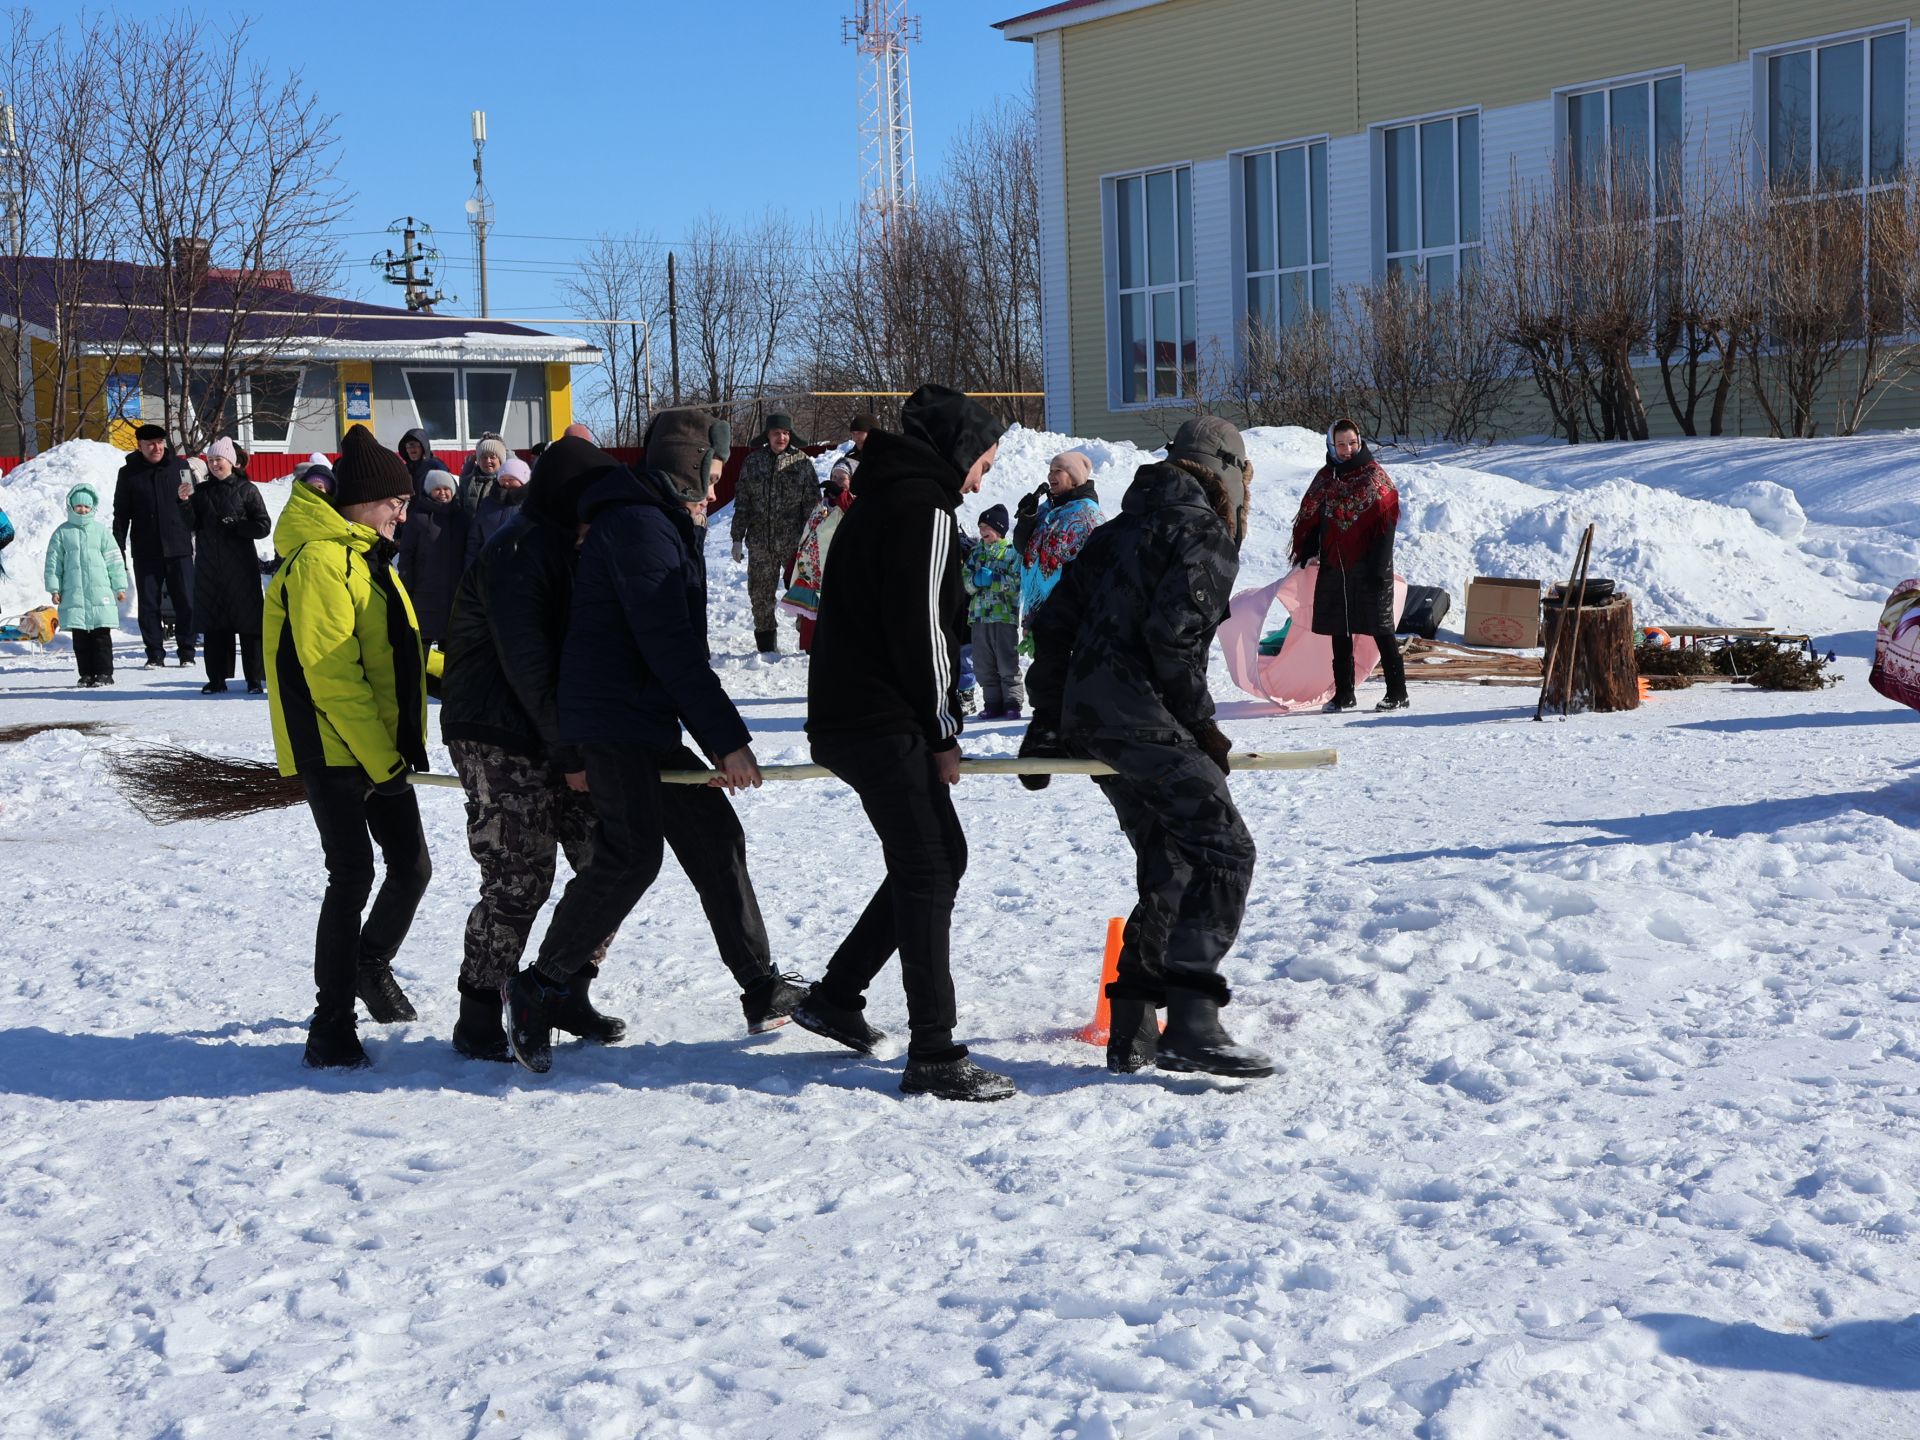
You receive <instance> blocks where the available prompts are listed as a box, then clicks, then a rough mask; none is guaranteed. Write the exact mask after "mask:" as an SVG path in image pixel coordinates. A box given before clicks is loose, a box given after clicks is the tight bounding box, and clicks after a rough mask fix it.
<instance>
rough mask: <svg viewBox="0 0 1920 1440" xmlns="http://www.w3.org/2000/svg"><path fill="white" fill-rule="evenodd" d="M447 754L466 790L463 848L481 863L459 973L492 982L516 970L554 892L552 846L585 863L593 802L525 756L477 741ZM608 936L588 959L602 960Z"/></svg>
mask: <svg viewBox="0 0 1920 1440" xmlns="http://www.w3.org/2000/svg"><path fill="white" fill-rule="evenodd" d="M447 753H448V754H450V755H451V756H452V757H453V767H454V769H455V770H457V771H459V773H460V783H461V784H462V785H463V786H465V787H466V792H467V848H468V849H469V850H471V851H472V852H473V858H474V860H475V861H477V862H478V864H479V866H480V903H479V904H477V905H475V906H474V907H473V909H472V910H471V911H470V912H469V913H468V915H467V936H466V955H465V958H464V959H463V961H462V962H461V966H460V979H461V980H462V981H463V982H465V983H466V984H468V985H473V986H483V987H485V988H488V989H494V988H497V987H498V986H499V984H500V982H501V981H503V980H505V979H506V978H507V977H508V976H509V975H511V974H513V972H514V971H515V970H518V969H519V968H520V957H521V955H522V954H523V953H524V952H525V950H526V948H527V936H528V934H529V932H531V931H532V929H533V921H534V917H535V916H537V915H538V914H539V913H540V907H541V906H542V905H544V904H545V903H546V901H547V896H548V895H549V894H551V893H552V891H553V876H554V865H555V852H556V851H557V850H565V851H566V852H567V864H569V865H571V866H572V867H573V869H574V871H575V872H576V873H577V872H579V871H580V870H582V869H584V868H585V866H586V863H587V857H588V855H589V854H590V853H591V851H592V845H593V823H594V822H593V802H592V801H591V800H589V799H588V797H587V796H585V795H582V794H580V793H579V792H578V791H576V790H571V789H569V788H568V787H567V782H566V779H565V777H563V776H562V775H561V774H560V773H559V772H558V771H556V770H555V769H553V768H552V767H551V766H549V765H548V764H546V763H545V762H544V761H540V760H536V759H534V758H533V757H532V756H530V755H522V754H520V753H519V752H517V751H513V750H508V749H505V748H504V747H502V746H499V745H488V744H485V743H483V742H481V741H477V740H450V741H448V742H447ZM612 940H613V937H612V936H611V935H609V936H607V937H606V939H604V940H602V941H601V942H600V946H599V948H598V949H597V950H595V951H594V952H593V958H592V961H591V963H592V964H595V965H598V964H599V963H600V962H601V961H602V960H603V959H605V958H606V954H607V946H608V945H609V944H611V943H612Z"/></svg>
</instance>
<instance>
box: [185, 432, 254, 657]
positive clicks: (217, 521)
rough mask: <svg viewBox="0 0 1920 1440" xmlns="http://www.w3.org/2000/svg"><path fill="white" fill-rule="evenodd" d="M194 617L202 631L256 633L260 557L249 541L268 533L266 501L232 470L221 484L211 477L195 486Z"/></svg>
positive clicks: (244, 477)
mask: <svg viewBox="0 0 1920 1440" xmlns="http://www.w3.org/2000/svg"><path fill="white" fill-rule="evenodd" d="M189 503H190V504H191V505H192V506H193V530H194V536H195V542H196V543H195V547H194V548H195V555H194V565H193V618H194V623H195V624H197V625H198V626H199V627H200V629H201V630H202V631H216V630H230V631H232V632H233V633H234V634H236V635H258V634H259V633H260V610H261V602H262V593H261V588H260V552H259V551H258V550H256V549H255V548H254V544H253V542H254V541H256V540H264V539H266V538H267V536H268V534H269V533H271V531H272V530H273V521H272V520H270V519H268V518H267V506H266V502H265V501H263V500H262V499H261V498H260V491H259V489H258V488H257V487H256V486H255V485H254V483H253V481H251V480H249V479H248V478H247V472H246V471H244V470H235V471H234V472H233V473H232V474H230V475H229V476H227V478H226V479H224V480H215V479H214V478H213V477H212V476H209V477H207V478H206V479H205V480H202V481H201V482H200V483H199V484H198V485H197V486H195V487H194V491H193V499H192V500H191V501H190V502H189Z"/></svg>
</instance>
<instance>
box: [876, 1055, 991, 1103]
mask: <svg viewBox="0 0 1920 1440" xmlns="http://www.w3.org/2000/svg"><path fill="white" fill-rule="evenodd" d="M900 1093H901V1094H902V1095H932V1096H934V1097H935V1098H936V1099H940V1100H975V1101H987V1100H1010V1099H1012V1098H1013V1094H1014V1087H1013V1081H1011V1080H1009V1079H1008V1078H1007V1077H1006V1076H1005V1075H1002V1074H999V1073H998V1072H997V1071H993V1070H983V1069H981V1068H980V1067H979V1066H978V1065H976V1064H974V1063H973V1061H971V1060H969V1059H967V1057H966V1056H964V1055H963V1056H961V1057H960V1058H959V1059H958V1060H914V1059H912V1058H909V1059H908V1060H907V1068H906V1073H904V1074H903V1075H901V1077H900Z"/></svg>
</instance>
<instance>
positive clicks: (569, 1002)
mask: <svg viewBox="0 0 1920 1440" xmlns="http://www.w3.org/2000/svg"><path fill="white" fill-rule="evenodd" d="M599 976H600V967H599V966H598V965H588V966H587V967H585V968H584V969H582V970H580V971H578V972H577V973H576V974H575V975H574V977H573V981H572V983H571V984H570V985H568V987H567V993H566V998H565V999H564V1000H561V1001H559V1002H558V1003H557V1004H556V1005H555V1006H554V1007H553V1009H552V1018H553V1028H554V1029H556V1030H564V1031H566V1032H567V1034H569V1035H573V1036H576V1037H578V1038H579V1039H581V1040H590V1041H592V1042H593V1043H594V1044H596V1045H617V1044H619V1043H620V1042H621V1041H622V1040H624V1039H626V1036H627V1022H626V1021H624V1020H622V1019H621V1018H620V1017H619V1016H618V1015H602V1014H601V1013H600V1012H599V1011H598V1010H596V1009H594V1008H593V1000H592V999H591V998H590V997H589V995H588V993H587V992H588V990H589V989H590V987H591V986H592V985H593V982H594V981H595V980H596V979H598V978H599Z"/></svg>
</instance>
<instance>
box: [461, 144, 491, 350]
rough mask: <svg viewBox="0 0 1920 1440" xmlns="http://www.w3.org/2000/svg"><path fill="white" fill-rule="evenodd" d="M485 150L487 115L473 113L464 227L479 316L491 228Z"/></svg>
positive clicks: (484, 300)
mask: <svg viewBox="0 0 1920 1440" xmlns="http://www.w3.org/2000/svg"><path fill="white" fill-rule="evenodd" d="M486 148H487V112H486V111H484V110H476V111H474V112H473V194H472V196H470V197H469V198H468V200H467V227H468V228H469V229H470V230H472V231H473V275H474V279H475V281H476V282H477V283H478V284H479V286H480V314H481V315H482V317H484V316H485V315H486V314H487V231H489V230H491V229H492V228H493V196H492V195H490V194H488V193H487V172H486V171H485V169H483V168H482V166H481V160H482V157H483V156H484V154H485V152H486Z"/></svg>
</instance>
